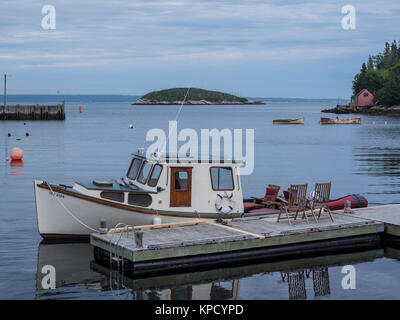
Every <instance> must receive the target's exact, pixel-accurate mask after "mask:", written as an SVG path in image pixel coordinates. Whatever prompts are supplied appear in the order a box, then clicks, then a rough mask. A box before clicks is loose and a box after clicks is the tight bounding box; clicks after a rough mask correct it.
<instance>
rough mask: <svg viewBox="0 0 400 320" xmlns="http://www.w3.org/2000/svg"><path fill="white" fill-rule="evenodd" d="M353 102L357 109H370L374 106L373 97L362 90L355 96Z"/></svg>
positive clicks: (365, 90)
mask: <svg viewBox="0 0 400 320" xmlns="http://www.w3.org/2000/svg"><path fill="white" fill-rule="evenodd" d="M354 102H355V104H356V105H357V106H358V107H371V106H373V105H374V95H373V94H372V93H371V92H369V91H368V90H367V89H363V90H361V91H360V92H359V93H358V94H357V95H356V96H355V99H354Z"/></svg>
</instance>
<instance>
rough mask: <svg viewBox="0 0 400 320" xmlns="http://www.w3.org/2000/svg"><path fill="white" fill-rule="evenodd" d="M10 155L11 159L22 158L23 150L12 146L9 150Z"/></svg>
mask: <svg viewBox="0 0 400 320" xmlns="http://www.w3.org/2000/svg"><path fill="white" fill-rule="evenodd" d="M10 157H11V159H12V160H22V158H23V157H24V152H23V151H22V149H20V148H12V149H11V151H10Z"/></svg>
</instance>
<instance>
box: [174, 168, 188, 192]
mask: <svg viewBox="0 0 400 320" xmlns="http://www.w3.org/2000/svg"><path fill="white" fill-rule="evenodd" d="M188 179H189V174H188V172H187V171H177V172H175V190H180V191H185V190H187V189H188Z"/></svg>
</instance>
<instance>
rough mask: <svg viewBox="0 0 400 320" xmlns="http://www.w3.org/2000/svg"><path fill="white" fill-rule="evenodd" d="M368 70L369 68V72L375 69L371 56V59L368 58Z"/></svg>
mask: <svg viewBox="0 0 400 320" xmlns="http://www.w3.org/2000/svg"><path fill="white" fill-rule="evenodd" d="M367 68H368V70H373V69H374V61H373V60H372V57H371V56H369V58H368V65H367Z"/></svg>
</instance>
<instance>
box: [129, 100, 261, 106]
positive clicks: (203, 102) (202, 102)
mask: <svg viewBox="0 0 400 320" xmlns="http://www.w3.org/2000/svg"><path fill="white" fill-rule="evenodd" d="M133 104H134V105H135V104H138V105H180V104H189V105H228V104H230V105H232V104H237V105H242V104H264V102H262V101H260V100H246V101H244V102H241V101H228V100H226V101H224V100H223V101H207V100H187V101H156V100H149V99H139V100H137V101H136V102H135V103H133Z"/></svg>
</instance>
